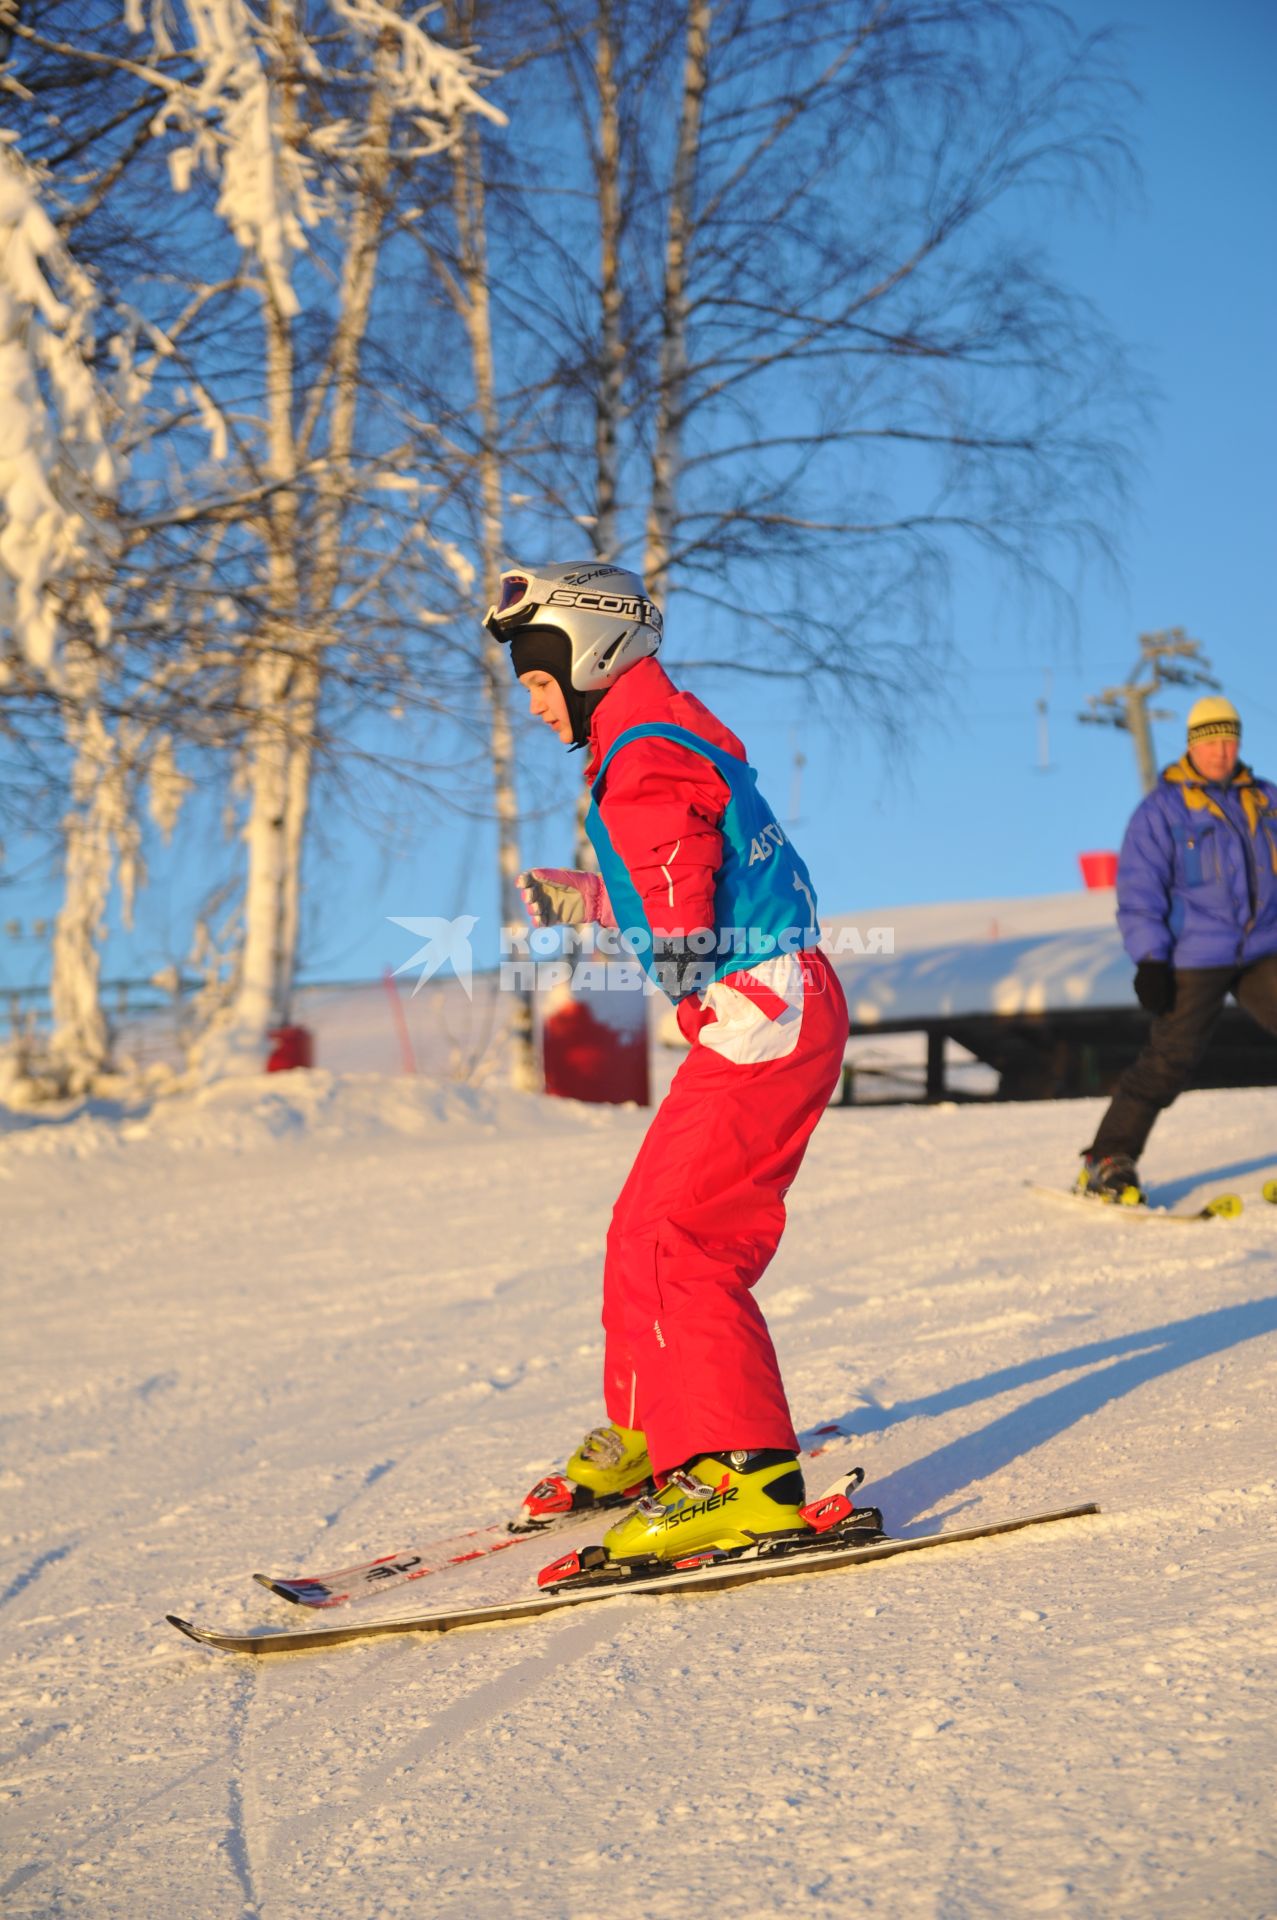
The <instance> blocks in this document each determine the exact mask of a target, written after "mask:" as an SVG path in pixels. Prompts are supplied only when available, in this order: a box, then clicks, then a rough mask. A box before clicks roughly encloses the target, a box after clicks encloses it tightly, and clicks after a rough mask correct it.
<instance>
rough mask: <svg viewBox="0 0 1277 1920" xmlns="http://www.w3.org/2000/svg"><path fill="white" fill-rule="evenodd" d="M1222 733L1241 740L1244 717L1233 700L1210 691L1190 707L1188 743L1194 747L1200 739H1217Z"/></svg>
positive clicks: (1227, 737)
mask: <svg viewBox="0 0 1277 1920" xmlns="http://www.w3.org/2000/svg"><path fill="white" fill-rule="evenodd" d="M1221 734H1222V735H1223V736H1224V737H1225V738H1226V739H1229V740H1240V739H1241V737H1242V717H1241V715H1240V714H1239V713H1238V711H1237V709H1236V707H1235V706H1234V705H1233V703H1232V701H1231V700H1225V699H1224V698H1223V696H1222V695H1221V694H1218V693H1210V694H1207V695H1206V698H1205V699H1204V700H1199V701H1197V703H1196V704H1195V705H1194V706H1193V707H1191V708H1190V709H1189V715H1188V744H1189V746H1190V747H1192V746H1195V745H1196V744H1197V742H1198V741H1199V740H1215V739H1218V738H1219V737H1220V735H1221Z"/></svg>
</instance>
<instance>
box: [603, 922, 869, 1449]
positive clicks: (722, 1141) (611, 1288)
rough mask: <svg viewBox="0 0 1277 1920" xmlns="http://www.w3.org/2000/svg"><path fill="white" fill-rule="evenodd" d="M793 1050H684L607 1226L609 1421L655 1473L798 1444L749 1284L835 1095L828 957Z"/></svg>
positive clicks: (837, 1060)
mask: <svg viewBox="0 0 1277 1920" xmlns="http://www.w3.org/2000/svg"><path fill="white" fill-rule="evenodd" d="M801 963H802V968H803V975H804V993H803V1009H802V1024H801V1028H800V1032H799V1039H798V1044H797V1047H796V1048H795V1050H794V1051H793V1053H791V1054H789V1055H787V1056H786V1057H784V1058H782V1059H779V1060H766V1061H762V1062H759V1063H757V1064H752V1065H739V1064H737V1063H736V1062H735V1061H732V1060H729V1059H725V1058H723V1057H722V1056H721V1055H720V1054H717V1053H715V1052H713V1051H712V1050H711V1049H710V1048H708V1047H706V1046H703V1045H701V1044H700V1043H699V1042H694V1043H693V1045H692V1050H691V1052H690V1053H689V1055H688V1057H687V1059H686V1060H685V1061H684V1062H683V1064H682V1066H681V1067H680V1068H679V1070H678V1072H677V1073H676V1074H675V1076H674V1080H673V1083H672V1085H671V1087H670V1090H669V1093H668V1094H667V1095H666V1097H665V1099H664V1100H663V1101H662V1103H661V1105H660V1107H659V1108H658V1109H657V1112H656V1114H655V1116H654V1118H653V1120H652V1124H651V1126H650V1127H649V1128H648V1131H647V1135H646V1137H645V1138H644V1141H643V1144H642V1146H641V1147H640V1148H639V1152H638V1158H637V1159H636V1160H635V1162H634V1166H633V1168H632V1170H631V1172H630V1176H629V1179H628V1180H627V1181H626V1183H625V1186H624V1187H623V1189H622V1191H621V1196H620V1198H619V1199H618V1201H617V1203H616V1206H615V1208H614V1210H613V1214H612V1224H611V1228H610V1230H609V1232H608V1240H607V1261H606V1265H605V1268H604V1276H603V1326H604V1331H605V1334H606V1346H605V1355H604V1395H605V1400H606V1405H607V1413H608V1418H609V1419H610V1420H614V1421H616V1422H618V1424H619V1425H621V1426H624V1427H639V1428H641V1429H642V1430H643V1432H644V1433H645V1434H646V1435H647V1442H648V1450H649V1453H650V1455H651V1460H652V1465H653V1467H654V1468H655V1469H656V1470H657V1471H658V1472H662V1471H668V1470H669V1469H671V1468H673V1467H677V1466H680V1465H681V1464H682V1463H683V1462H684V1461H685V1460H688V1459H690V1458H691V1457H692V1456H693V1455H695V1454H698V1453H717V1452H722V1451H725V1450H727V1449H729V1448H737V1447H740V1448H746V1447H776V1448H780V1449H783V1450H786V1451H790V1450H792V1451H794V1452H796V1451H797V1448H798V1442H797V1439H796V1437H795V1434H794V1426H793V1421H792V1419H791V1417H790V1412H789V1405H788V1402H787V1400H786V1398H785V1389H784V1387H783V1385H782V1383H781V1377H780V1367H779V1365H778V1363H777V1360H776V1352H775V1349H774V1347H773V1346H772V1341H771V1335H770V1334H769V1333H768V1331H767V1323H766V1321H765V1320H764V1319H763V1316H762V1312H761V1310H760V1308H759V1306H758V1303H757V1301H756V1300H755V1299H754V1296H753V1293H752V1291H751V1289H752V1288H753V1286H754V1284H755V1282H756V1281H757V1280H758V1279H759V1278H760V1277H761V1276H762V1274H763V1272H764V1271H765V1269H766V1267H767V1264H768V1262H769V1261H770V1259H771V1257H772V1255H773V1254H774V1253H775V1251H776V1247H777V1245H778V1243H779V1241H780V1236H781V1234H782V1232H783V1231H784V1227H785V1194H786V1193H787V1191H788V1189H789V1186H790V1184H791V1182H792V1181H793V1178H794V1176H795V1174H796V1173H797V1172H798V1169H799V1166H800V1165H801V1164H802V1158H803V1154H804V1153H805V1152H806V1149H807V1142H808V1140H809V1139H810V1137H811V1134H812V1130H813V1129H814V1127H815V1125H816V1122H817V1121H818V1120H819V1119H820V1116H821V1114H822V1113H823V1112H824V1110H825V1107H826V1105H827V1104H828V1101H829V1096H830V1094H831V1093H832V1092H833V1089H834V1086H835V1083H836V1081H837V1079H838V1074H839V1071H840V1068H841V1064H842V1058H843V1049H844V1047H845V1045H846V1041H847V1004H846V1001H845V1000H844V999H843V994H842V989H841V987H840V986H839V984H838V979H837V976H836V974H835V973H834V970H833V968H832V967H831V966H830V964H829V962H828V960H827V959H826V958H825V956H824V955H823V954H822V953H821V952H820V951H819V950H818V949H814V950H812V951H810V952H807V953H804V954H803V955H801Z"/></svg>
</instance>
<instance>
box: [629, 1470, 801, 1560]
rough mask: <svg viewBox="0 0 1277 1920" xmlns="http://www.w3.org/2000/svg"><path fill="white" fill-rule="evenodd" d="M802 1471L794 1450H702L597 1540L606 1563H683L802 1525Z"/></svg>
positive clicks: (733, 1549)
mask: <svg viewBox="0 0 1277 1920" xmlns="http://www.w3.org/2000/svg"><path fill="white" fill-rule="evenodd" d="M804 1497H805V1495H804V1490H803V1476H802V1469H801V1468H800V1467H799V1465H798V1461H797V1460H796V1459H795V1457H794V1455H793V1454H792V1453H777V1452H775V1451H769V1450H762V1449H757V1448H756V1449H754V1450H753V1451H752V1452H749V1451H744V1450H741V1451H738V1452H735V1453H707V1454H702V1455H701V1457H700V1458H699V1459H697V1460H693V1461H692V1462H691V1463H690V1465H688V1466H687V1467H683V1468H680V1469H679V1470H678V1471H677V1472H675V1473H671V1474H670V1475H669V1477H668V1478H667V1479H666V1482H665V1485H664V1486H663V1487H662V1488H661V1489H660V1491H659V1492H658V1493H655V1494H652V1495H649V1496H648V1497H647V1498H646V1499H643V1500H640V1501H639V1502H638V1504H637V1506H635V1507H633V1508H632V1509H631V1511H630V1512H629V1513H627V1514H626V1516H625V1518H624V1519H623V1520H618V1521H617V1523H616V1525H615V1526H614V1527H610V1528H609V1529H608V1531H607V1532H606V1533H605V1534H604V1536H603V1549H604V1552H605V1553H606V1554H607V1557H608V1559H609V1560H636V1559H640V1558H642V1559H657V1560H669V1561H674V1560H683V1559H685V1558H686V1557H687V1556H688V1555H689V1554H694V1553H703V1552H706V1551H708V1550H709V1549H711V1548H715V1549H718V1550H719V1551H721V1552H728V1553H730V1552H733V1551H737V1550H739V1549H740V1548H742V1547H748V1546H752V1544H753V1543H754V1541H755V1540H757V1539H760V1538H762V1537H764V1536H766V1535H768V1534H776V1533H793V1532H794V1531H795V1530H798V1531H801V1530H802V1529H803V1528H804V1527H805V1526H806V1522H805V1520H804V1519H803V1516H802V1514H801V1513H800V1512H799V1508H800V1507H801V1506H802V1504H803V1500H804Z"/></svg>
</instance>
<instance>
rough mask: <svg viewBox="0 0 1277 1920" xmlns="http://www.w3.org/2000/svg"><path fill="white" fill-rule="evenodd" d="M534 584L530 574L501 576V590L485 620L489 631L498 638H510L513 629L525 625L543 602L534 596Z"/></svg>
mask: <svg viewBox="0 0 1277 1920" xmlns="http://www.w3.org/2000/svg"><path fill="white" fill-rule="evenodd" d="M533 584H534V583H533V580H532V576H531V575H530V574H526V573H506V574H503V575H502V576H501V592H500V594H499V595H498V597H497V599H496V600H495V601H494V603H493V605H492V606H490V607H489V608H488V612H487V616H486V618H485V619H484V622H483V624H484V626H485V627H486V628H487V630H488V632H489V633H490V634H493V635H494V636H495V637H496V638H497V639H498V640H508V639H509V637H510V633H511V631H512V629H513V628H515V627H521V626H523V624H524V623H525V621H528V620H530V619H531V618H532V616H533V614H534V613H535V612H536V610H537V608H538V606H539V605H540V604H541V603H540V601H539V600H535V599H534V598H533V595H532V588H533Z"/></svg>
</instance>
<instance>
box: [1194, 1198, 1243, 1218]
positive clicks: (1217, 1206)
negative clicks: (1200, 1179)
mask: <svg viewBox="0 0 1277 1920" xmlns="http://www.w3.org/2000/svg"><path fill="white" fill-rule="evenodd" d="M1243 1207H1244V1202H1243V1200H1242V1197H1241V1195H1240V1194H1239V1193H1217V1194H1216V1195H1215V1198H1214V1199H1213V1200H1208V1201H1207V1202H1206V1205H1205V1206H1204V1207H1203V1208H1202V1215H1203V1217H1204V1218H1205V1219H1207V1220H1235V1219H1236V1218H1237V1216H1238V1214H1239V1213H1241V1212H1242V1211H1243Z"/></svg>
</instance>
